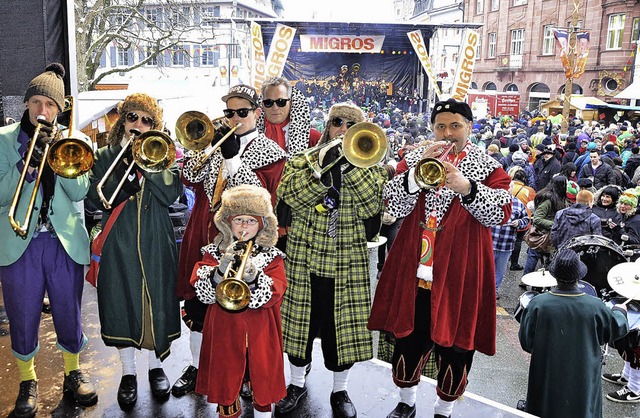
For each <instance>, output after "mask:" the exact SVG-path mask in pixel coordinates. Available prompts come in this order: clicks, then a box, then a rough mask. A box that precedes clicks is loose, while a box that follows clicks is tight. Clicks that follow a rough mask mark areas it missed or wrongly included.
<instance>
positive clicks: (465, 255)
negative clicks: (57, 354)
mask: <svg viewBox="0 0 640 418" xmlns="http://www.w3.org/2000/svg"><path fill="white" fill-rule="evenodd" d="M63 77H64V68H62V66H60V65H59V64H53V65H50V66H48V67H47V68H46V70H45V72H44V73H42V74H40V75H38V76H37V77H35V78H34V79H33V80H32V81H31V83H30V85H29V86H28V88H27V91H26V93H25V107H26V109H25V112H24V115H23V117H22V119H21V120H20V121H19V122H18V123H15V124H12V125H9V126H7V127H3V128H0V155H2V159H1V160H0V180H1V181H0V185H1V186H0V193H1V194H0V196H1V200H0V205H1V206H0V208H1V210H0V212H1V213H2V214H3V215H7V213H8V212H10V206H11V205H10V202H11V201H12V198H13V196H14V194H15V193H17V192H16V190H18V186H17V185H18V184H19V182H20V181H22V180H20V178H23V180H24V185H25V186H24V187H23V191H22V192H21V193H20V194H19V195H18V196H17V197H18V198H19V199H18V200H19V201H18V204H17V215H22V216H26V212H27V211H28V210H29V211H33V212H34V219H33V221H32V222H31V223H30V224H28V225H26V227H27V231H26V232H25V233H24V234H23V237H20V236H17V235H16V233H14V231H15V230H16V228H15V225H13V224H12V223H10V222H9V219H8V216H3V217H2V219H1V220H0V229H1V230H3V231H5V232H4V233H3V237H6V239H5V240H3V241H2V242H0V245H1V246H2V249H1V251H0V278H1V280H2V288H3V296H4V305H5V309H6V311H7V316H8V318H9V321H10V324H11V343H12V353H13V354H14V356H15V357H16V364H17V369H18V374H19V377H20V382H21V383H20V388H19V393H18V396H17V399H16V405H15V408H14V412H13V414H14V416H16V417H31V416H34V415H35V413H36V411H37V409H38V402H37V397H38V387H37V382H38V380H37V376H36V374H35V368H34V357H35V355H36V353H37V351H38V329H39V322H40V311H41V307H42V300H43V298H44V296H45V292H46V294H47V295H48V297H49V299H50V301H51V311H52V315H53V320H54V326H55V330H56V333H57V337H58V340H57V345H58V347H59V348H60V349H61V351H62V356H63V359H64V371H65V378H64V385H63V390H64V391H65V392H70V393H71V394H72V395H73V397H74V399H75V400H76V402H77V403H78V404H79V405H81V406H91V405H93V404H95V403H96V402H97V401H98V395H97V392H96V390H95V388H94V387H93V385H92V383H91V379H90V378H89V377H88V376H87V374H86V373H84V372H83V371H81V369H80V361H79V357H80V352H81V350H82V349H83V348H84V346H85V344H86V341H87V339H86V337H85V336H84V334H83V332H82V325H81V321H80V318H81V308H82V290H83V284H84V280H83V274H84V270H85V269H84V267H83V266H85V265H88V264H89V263H90V260H92V262H94V265H92V268H93V267H96V266H97V263H99V269H98V270H97V272H96V271H95V270H94V273H96V275H95V277H94V280H93V281H92V284H94V285H95V286H96V288H97V295H98V311H99V319H100V327H101V337H102V340H103V342H104V344H105V345H106V346H109V347H115V348H116V349H117V350H118V353H119V358H120V363H121V368H122V376H121V381H120V384H119V387H118V392H117V400H118V403H119V405H120V407H121V408H122V409H123V410H125V411H126V410H130V409H131V408H132V407H133V406H134V405H135V404H136V402H137V398H138V396H137V395H138V384H137V369H136V353H137V351H140V350H143V349H144V350H146V351H147V353H146V355H147V356H148V364H149V370H148V378H149V382H150V388H151V392H152V395H153V396H154V397H155V398H157V399H159V400H166V399H167V398H168V397H169V396H170V395H171V394H173V396H175V397H181V396H184V395H187V394H189V393H193V392H195V393H197V394H200V395H204V396H206V398H207V400H208V402H210V403H215V404H217V411H218V414H219V415H220V416H221V417H238V416H240V414H241V404H240V397H246V398H247V399H251V400H252V402H253V415H254V416H255V417H270V416H272V413H273V410H275V414H276V415H277V416H284V415H287V414H292V413H293V414H295V411H296V410H297V409H298V408H299V404H300V401H301V400H302V399H304V398H305V397H306V396H307V395H308V393H307V387H306V376H307V374H308V373H309V371H310V369H311V362H312V360H313V359H312V352H313V342H314V340H315V339H316V338H317V337H320V338H321V349H322V356H323V360H324V362H323V364H324V366H325V367H326V368H327V369H328V370H330V371H331V372H332V375H333V385H332V391H331V393H330V396H329V397H328V398H329V404H330V406H331V409H332V411H333V414H334V416H336V417H356V416H357V409H356V405H355V404H354V402H353V401H352V400H351V398H350V397H349V384H348V383H349V376H350V370H351V368H352V367H353V365H354V364H355V363H357V362H362V361H365V360H368V359H370V358H372V356H373V342H372V337H371V332H370V331H372V330H379V331H383V332H385V333H388V334H391V335H393V337H394V338H395V343H394V351H393V356H392V359H391V363H392V373H391V378H392V380H393V383H394V384H395V385H396V386H397V387H398V391H399V397H400V402H399V403H398V404H397V406H396V407H395V408H394V410H392V411H390V412H389V414H388V415H387V416H388V417H390V418H412V417H415V416H416V400H417V385H418V383H419V381H420V375H421V370H422V369H423V367H424V364H425V363H426V362H427V361H428V359H429V358H430V356H431V354H433V355H434V357H435V360H436V363H437V365H438V371H437V384H436V394H437V397H436V402H435V404H434V416H435V417H436V418H442V417H450V416H451V415H452V411H453V408H454V405H455V401H456V400H457V399H458V398H460V397H461V396H462V395H463V394H464V392H465V388H466V385H467V377H468V374H469V373H470V370H471V366H472V363H473V357H474V355H475V352H476V351H480V352H481V353H484V354H487V355H493V354H495V350H496V300H497V299H498V298H499V288H500V285H501V283H502V281H503V278H504V275H505V273H506V270H507V269H511V270H515V271H520V270H521V271H523V274H528V273H531V272H534V271H535V270H536V269H537V268H538V266H539V265H541V266H543V267H549V268H550V270H551V272H552V274H553V275H554V277H556V279H557V280H558V287H557V288H555V289H554V290H552V291H550V292H547V293H545V294H544V295H541V297H539V298H534V301H535V302H534V301H532V303H531V304H530V307H528V308H526V309H525V311H524V314H523V316H522V324H521V329H520V339H521V344H522V347H523V349H524V350H526V351H528V352H530V353H531V354H532V369H531V373H530V376H529V392H528V396H527V402H526V405H525V406H524V408H525V409H526V410H527V411H529V412H532V413H535V414H541V416H543V417H554V416H562V417H568V416H576V417H578V416H580V417H584V416H593V417H597V416H600V415H599V413H601V409H602V406H601V404H600V403H599V402H595V401H593V402H589V400H587V401H585V405H584V406H585V409H584V410H583V409H580V410H579V411H578V410H577V409H575V408H572V407H571V405H565V404H564V403H563V402H564V401H565V400H566V396H571V394H572V393H574V392H575V390H574V391H567V392H563V393H562V394H558V393H555V391H553V390H552V389H553V388H551V387H550V386H549V385H548V384H547V383H545V382H548V381H549V379H550V376H551V378H553V376H555V375H557V373H558V370H559V369H560V368H561V367H563V366H564V365H565V364H563V362H566V360H563V359H566V358H567V356H569V355H570V354H569V352H567V353H566V355H565V356H563V357H556V356H555V350H556V349H555V348H554V347H564V346H565V345H566V344H568V342H567V341H568V340H567V339H573V340H579V341H584V342H585V345H586V346H588V347H589V350H583V351H580V350H577V351H576V350H574V351H575V353H574V351H571V352H570V353H574V354H571V356H576V357H578V356H580V357H581V358H584V362H585V366H584V370H583V374H584V376H585V381H587V380H588V381H589V382H590V384H591V385H592V386H590V387H589V393H594V394H595V393H596V392H599V391H601V385H600V384H593V382H592V380H593V376H598V375H599V374H600V373H601V371H600V358H599V355H600V351H599V349H598V347H600V346H601V345H603V344H606V343H611V344H615V346H616V348H617V349H618V350H619V352H620V353H621V355H622V356H623V359H624V360H625V362H626V363H625V368H624V370H623V371H622V372H621V373H620V374H613V375H604V376H603V377H602V378H603V379H605V380H608V381H610V382H614V383H617V384H621V385H623V388H622V389H620V390H619V391H616V392H613V393H610V394H608V395H607V398H608V399H610V400H613V401H616V402H640V350H639V349H638V345H639V344H638V341H637V340H638V338H637V330H635V331H632V332H631V333H629V329H628V324H627V322H626V320H625V315H626V314H625V313H626V308H625V306H624V305H616V306H615V307H614V308H613V309H610V308H606V307H605V306H604V303H603V302H602V301H600V300H598V299H597V298H592V299H586V297H591V296H586V295H585V294H584V293H583V292H582V291H581V290H580V289H579V288H578V287H577V283H578V281H579V280H581V279H582V278H583V277H584V275H585V274H586V271H585V269H586V267H585V266H584V264H582V262H581V261H580V260H579V259H578V256H577V254H576V253H575V252H574V251H572V250H571V249H565V248H563V246H565V244H566V243H567V242H570V241H571V240H572V239H573V238H574V237H579V236H582V235H603V236H604V237H606V238H605V239H610V240H611V241H612V242H614V243H615V244H616V245H619V246H622V245H634V244H640V215H636V214H635V211H636V207H637V204H638V196H640V187H638V180H639V179H640V154H639V148H638V141H639V140H640V133H638V132H637V131H636V128H634V127H633V126H631V124H630V123H620V124H612V125H610V126H606V127H605V126H603V125H601V124H597V123H588V122H586V121H581V120H579V119H577V118H574V119H572V120H571V121H569V122H570V123H569V125H570V127H569V132H568V134H560V127H559V126H558V125H557V123H555V122H557V118H553V119H552V118H545V117H542V116H538V115H531V114H523V115H522V116H521V117H520V118H513V117H500V118H498V117H487V118H484V119H481V120H475V119H474V117H473V114H472V112H471V108H470V107H469V105H468V104H466V103H464V102H459V101H456V100H453V99H449V100H444V101H439V102H437V103H436V104H435V105H434V107H433V109H432V110H431V111H430V112H428V113H411V112H409V111H401V110H400V109H385V110H384V111H380V110H370V111H369V112H365V111H363V109H362V107H360V106H358V105H356V104H354V103H352V102H347V101H341V102H335V103H332V105H331V106H330V107H329V108H328V111H327V114H326V116H325V114H324V113H323V112H321V111H318V110H313V111H312V110H311V108H310V104H309V103H310V101H309V99H308V97H306V96H305V93H304V92H303V91H301V90H299V89H298V88H297V87H295V86H292V85H291V84H290V83H289V82H288V81H287V80H286V79H284V78H280V77H274V78H270V79H268V80H266V81H265V82H264V84H263V85H262V88H261V90H260V91H259V92H258V91H256V90H255V89H253V88H252V87H250V86H247V85H236V86H233V87H231V88H230V89H229V91H228V93H227V94H226V95H225V96H224V97H222V101H223V102H224V103H225V106H226V108H225V110H224V115H225V117H226V119H227V120H228V122H229V123H228V126H225V127H223V128H221V129H217V130H216V132H215V134H214V135H213V137H212V138H210V139H209V140H210V141H211V145H208V146H207V147H206V148H204V149H187V150H185V151H184V155H182V156H181V157H180V158H179V161H178V162H179V164H180V165H178V164H177V163H175V162H174V161H173V160H171V161H169V162H168V164H167V165H166V166H162V167H159V168H158V167H155V166H154V169H149V168H148V167H145V166H142V163H140V162H139V159H137V157H138V156H137V155H136V152H140V151H135V149H136V147H135V146H134V145H135V144H136V143H137V140H138V139H139V138H144V137H145V136H146V137H148V135H153V136H154V137H153V138H154V139H153V140H154V141H161V140H162V138H164V137H165V136H164V134H163V133H162V132H161V129H162V127H163V122H162V118H163V112H162V108H161V106H160V105H159V104H158V101H157V100H156V99H154V98H153V97H150V96H149V95H147V94H144V93H134V94H131V95H129V96H127V97H126V98H125V99H124V101H122V102H121V103H120V104H119V105H118V107H117V112H118V120H117V121H116V123H115V125H114V126H113V127H112V128H111V131H110V133H109V136H108V141H107V145H106V146H104V147H102V148H100V149H99V150H98V151H97V152H96V153H95V156H94V164H93V168H92V169H91V170H90V171H88V172H84V173H78V175H76V176H74V178H65V177H64V176H61V175H57V174H56V173H54V172H53V171H51V168H50V167H49V165H47V164H44V163H42V160H43V155H44V154H46V152H47V151H46V150H48V148H49V146H50V144H51V143H53V142H55V141H57V140H59V139H57V138H58V137H57V131H58V130H60V129H63V127H61V126H60V127H59V126H57V119H56V117H57V115H58V114H59V113H60V112H62V110H63V109H64V107H65V106H64V84H63V81H62V79H63ZM367 120H368V121H371V122H373V123H374V124H377V125H379V127H380V129H381V131H382V132H383V133H384V136H385V137H386V142H387V143H388V150H387V152H386V155H384V156H383V158H382V159H381V161H379V162H377V163H374V164H371V165H369V166H365V167H362V166H359V165H356V164H354V163H352V162H351V161H350V160H349V158H345V155H344V150H342V148H341V147H340V146H338V145H339V144H340V140H341V138H344V136H345V135H346V134H347V132H348V131H349V129H350V128H351V127H352V126H354V125H356V124H359V123H361V122H364V121H367ZM316 128H319V129H316ZM187 130H188V131H189V132H190V133H191V134H194V135H195V134H199V130H198V127H197V126H195V125H194V126H188V127H187ZM169 142H171V143H172V145H171V146H169V148H171V147H172V146H177V147H178V148H180V145H177V144H173V141H172V140H171V138H169ZM213 144H218V145H217V148H216V147H214V146H213ZM425 164H431V165H433V166H437V167H439V169H440V170H441V173H440V175H439V178H438V179H437V184H435V185H432V184H430V183H429V182H428V181H427V180H429V181H431V180H432V179H427V178H426V176H427V174H425V172H424V171H423V167H424V165H425ZM35 187H40V189H39V192H37V193H35V196H36V201H35V205H34V206H33V207H32V208H31V209H27V207H28V205H27V202H28V200H29V198H30V196H31V193H32V191H33V190H34V188H35ZM185 191H187V193H190V194H191V195H193V197H194V199H193V202H192V204H191V205H190V206H191V208H190V209H191V215H190V218H189V221H188V224H187V226H186V230H185V232H184V236H183V240H182V245H181V247H180V251H179V252H178V249H177V247H176V242H175V237H174V234H173V228H172V224H171V220H170V217H169V212H168V208H169V206H170V205H171V204H172V203H173V202H175V201H176V200H177V199H179V197H180V196H181V195H182V194H184V193H185ZM105 195H107V196H112V199H107V198H105ZM85 198H86V199H89V201H90V202H91V203H93V205H95V206H96V207H97V208H99V209H100V210H102V211H103V212H104V216H103V219H102V222H101V223H100V225H99V227H98V229H101V232H100V233H99V234H98V235H97V236H98V237H99V239H95V238H94V239H93V244H92V246H91V251H90V242H89V235H88V233H87V230H86V229H85V227H84V225H83V223H82V219H81V215H80V211H79V210H78V209H77V208H78V204H79V203H80V202H82V201H83V200H84V199H85ZM27 219H28V218H27ZM534 228H535V229H536V230H537V231H539V232H540V233H542V234H545V233H546V234H547V235H548V236H549V239H548V240H547V241H548V242H547V243H546V244H545V245H541V246H539V247H534V245H533V244H531V243H529V244H528V245H527V251H526V257H527V258H526V263H525V265H524V266H522V265H520V264H519V255H520V252H521V248H522V242H523V241H526V240H527V237H528V236H529V233H530V232H531V231H532V229H534ZM380 231H383V233H385V234H387V235H386V236H387V238H388V241H389V243H388V246H383V247H381V248H380V250H379V262H378V275H377V277H378V284H377V290H376V294H375V296H374V297H373V300H372V298H371V294H370V290H369V289H370V286H369V282H370V277H371V275H370V272H369V251H368V249H367V242H369V241H372V240H374V239H375V238H376V236H378V235H379V234H380V233H381V232H380ZM91 235H92V237H94V236H96V234H91ZM527 242H528V241H527ZM97 243H100V245H97ZM461 243H464V244H461ZM558 250H559V251H558ZM90 271H92V270H91V269H90ZM374 276H375V275H374ZM54 282H55V285H54ZM27 287H28V288H29V289H31V290H32V291H30V292H29V293H28V295H27V296H26V297H25V294H24V291H23V290H24V289H25V288H27ZM567 296H571V297H567ZM576 296H578V297H576ZM583 296H585V297H583ZM574 300H575V301H579V303H577V304H576V303H573V301H574ZM563 312H568V313H570V314H567V315H566V316H563ZM558 316H563V322H560V323H556V324H554V326H557V327H560V329H562V327H564V326H569V325H570V324H571V323H572V322H571V321H579V322H580V321H581V322H580V323H583V324H585V326H584V327H583V328H575V329H573V332H572V333H571V334H570V335H567V336H566V338H564V337H563V338H558V337H555V336H556V335H557V334H563V333H562V332H559V333H554V332H553V329H552V328H551V327H547V325H548V324H549V323H550V322H553V319H554V318H556V317H558ZM592 317H597V318H596V320H598V321H600V322H602V323H603V324H605V326H604V327H603V328H602V329H598V330H597V332H594V330H592V329H590V328H589V327H588V326H587V325H586V324H588V323H589V322H588V321H592V319H588V318H592ZM180 319H182V321H183V322H184V324H185V325H186V328H187V329H188V337H186V338H188V339H189V347H190V350H191V364H190V365H189V366H188V367H186V368H185V369H184V370H183V373H182V375H181V376H180V378H179V379H178V380H177V381H176V382H174V384H173V385H171V383H170V382H169V380H168V378H167V375H166V374H165V372H164V369H163V367H164V365H163V364H164V361H165V360H166V359H167V358H168V357H169V356H170V354H171V343H172V341H174V340H176V339H177V338H180V337H181V325H180ZM634 332H635V334H634ZM220 335H224V338H220ZM574 343H575V341H574ZM284 354H286V355H287V359H288V363H289V367H290V379H289V383H288V385H287V384H286V381H285V370H284V367H285V363H284V361H283V358H284ZM550 358H553V359H554V361H555V363H552V362H550ZM537 364H542V366H540V367H537V366H536V367H534V365H537ZM563 370H564V369H563ZM567 376H568V375H567ZM598 382H599V380H598ZM567 385H569V382H567ZM585 393H586V392H585ZM593 398H594V399H595V398H598V399H599V397H598V396H595V395H594V396H593Z"/></svg>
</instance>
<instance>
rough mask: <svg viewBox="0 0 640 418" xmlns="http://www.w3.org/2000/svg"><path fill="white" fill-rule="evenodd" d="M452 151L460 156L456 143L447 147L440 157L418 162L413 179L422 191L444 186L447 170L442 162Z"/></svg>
mask: <svg viewBox="0 0 640 418" xmlns="http://www.w3.org/2000/svg"><path fill="white" fill-rule="evenodd" d="M452 150H453V152H454V153H455V154H456V155H457V154H458V152H457V150H456V144H455V142H451V143H450V144H449V145H447V146H445V148H444V149H443V150H442V153H441V154H440V156H438V157H435V158H434V157H426V158H423V159H421V160H420V161H418V163H417V164H416V167H415V171H414V173H413V178H414V180H415V181H416V184H417V185H418V186H419V187H420V188H421V189H437V188H440V187H442V186H444V183H445V181H446V180H447V170H446V168H445V167H444V164H443V163H442V162H443V161H444V159H445V158H446V157H447V156H448V155H449V154H450V153H451V151H452Z"/></svg>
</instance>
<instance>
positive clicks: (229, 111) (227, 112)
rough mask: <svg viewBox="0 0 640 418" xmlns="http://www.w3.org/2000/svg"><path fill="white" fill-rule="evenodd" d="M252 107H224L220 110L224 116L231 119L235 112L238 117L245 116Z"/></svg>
mask: <svg viewBox="0 0 640 418" xmlns="http://www.w3.org/2000/svg"><path fill="white" fill-rule="evenodd" d="M254 109H255V108H254V107H244V108H242V109H225V110H223V111H222V112H223V113H224V116H225V117H226V118H229V119H231V118H232V117H233V115H235V114H236V113H237V114H238V117H240V118H246V117H247V115H248V114H249V112H251V111H252V110H254Z"/></svg>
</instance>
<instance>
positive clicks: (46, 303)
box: [42, 296, 51, 314]
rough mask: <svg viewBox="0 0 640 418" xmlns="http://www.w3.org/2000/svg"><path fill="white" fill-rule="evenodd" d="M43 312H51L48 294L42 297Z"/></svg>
mask: <svg viewBox="0 0 640 418" xmlns="http://www.w3.org/2000/svg"><path fill="white" fill-rule="evenodd" d="M42 313H47V314H50V313H51V302H49V298H48V297H47V296H45V297H44V299H42Z"/></svg>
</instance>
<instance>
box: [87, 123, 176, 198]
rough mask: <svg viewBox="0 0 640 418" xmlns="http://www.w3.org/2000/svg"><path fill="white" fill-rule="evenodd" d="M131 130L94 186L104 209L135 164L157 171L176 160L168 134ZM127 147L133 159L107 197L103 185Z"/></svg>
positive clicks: (149, 170)
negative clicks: (125, 141)
mask: <svg viewBox="0 0 640 418" xmlns="http://www.w3.org/2000/svg"><path fill="white" fill-rule="evenodd" d="M132 131H133V132H132V133H131V136H130V137H129V139H128V140H127V143H126V144H125V146H124V147H122V150H120V153H118V156H117V157H116V159H115V160H113V163H112V164H111V165H110V166H109V168H108V169H107V171H106V172H105V173H104V176H102V178H101V179H100V181H99V182H98V185H97V186H96V191H97V193H98V197H99V198H100V202H102V205H103V206H104V207H105V209H111V207H112V206H113V202H114V201H115V200H116V196H118V193H119V192H120V189H122V186H123V185H124V183H125V181H127V177H128V176H129V174H130V173H131V170H133V167H134V166H135V165H136V164H137V165H138V167H140V169H142V170H144V171H146V172H148V173H159V172H161V171H163V170H165V169H167V168H168V167H170V166H171V165H172V164H173V163H174V162H175V161H176V146H175V145H174V144H173V140H172V139H171V137H169V135H167V134H165V133H164V132H161V131H155V130H151V131H147V132H145V133H143V134H140V132H139V131H138V130H135V129H132ZM129 147H131V154H132V155H133V161H131V163H129V166H128V167H127V169H126V170H125V173H124V175H123V176H122V179H120V182H119V183H118V185H117V186H116V189H115V190H114V191H113V193H112V194H111V197H110V198H109V199H107V198H106V197H105V195H104V190H103V189H104V185H105V184H106V182H107V180H108V179H109V177H110V176H111V173H112V172H113V170H114V169H115V168H116V166H117V165H118V164H119V163H120V160H121V159H122V156H123V155H124V154H125V152H127V149H128V148H129Z"/></svg>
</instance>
